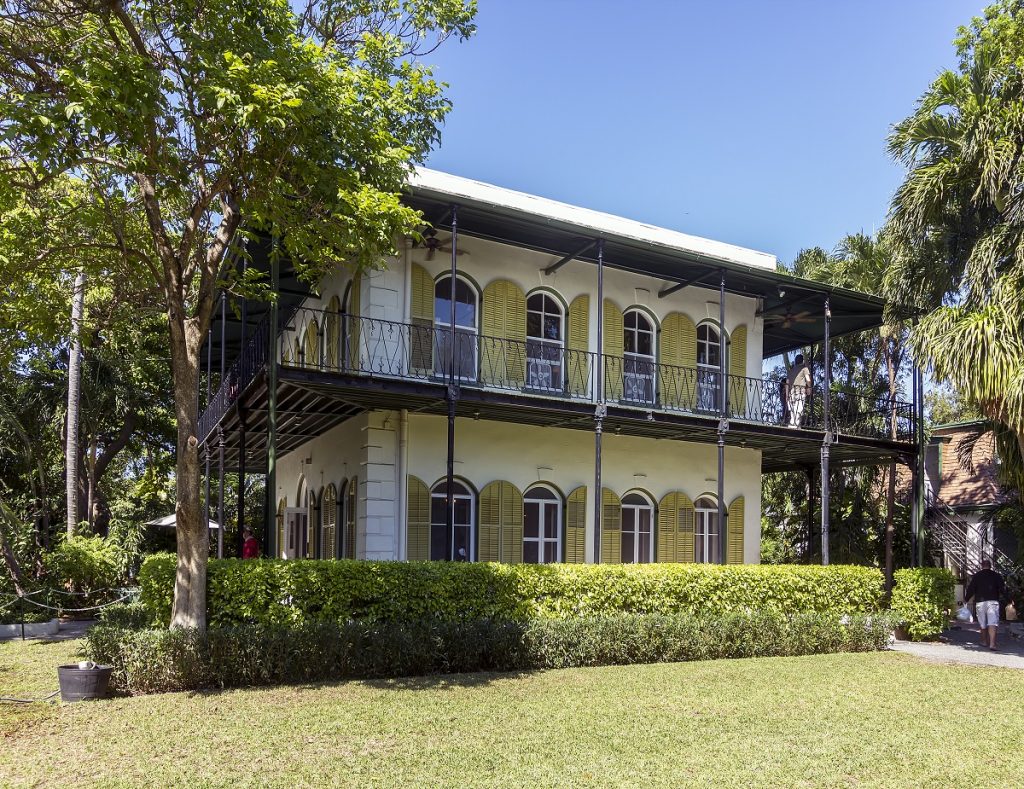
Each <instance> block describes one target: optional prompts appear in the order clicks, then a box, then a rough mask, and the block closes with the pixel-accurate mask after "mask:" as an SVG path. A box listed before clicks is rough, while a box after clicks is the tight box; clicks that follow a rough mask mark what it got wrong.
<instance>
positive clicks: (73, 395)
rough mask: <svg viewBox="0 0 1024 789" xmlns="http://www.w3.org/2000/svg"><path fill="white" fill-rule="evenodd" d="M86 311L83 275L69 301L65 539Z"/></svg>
mask: <svg viewBox="0 0 1024 789" xmlns="http://www.w3.org/2000/svg"><path fill="white" fill-rule="evenodd" d="M84 307H85V272H84V271H79V272H78V274H77V275H76V276H75V294H74V296H73V297H72V300H71V349H70V352H69V354H68V418H67V449H66V451H65V452H64V457H65V460H66V467H67V496H66V498H67V509H68V513H67V528H68V537H73V536H74V534H75V531H76V530H77V529H78V414H79V406H80V404H81V397H80V394H81V386H82V370H81V363H82V311H83V309H84Z"/></svg>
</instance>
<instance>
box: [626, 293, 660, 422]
mask: <svg viewBox="0 0 1024 789" xmlns="http://www.w3.org/2000/svg"><path fill="white" fill-rule="evenodd" d="M630 315H636V316H637V317H638V318H642V319H643V320H644V321H646V322H647V325H648V326H649V327H650V328H649V329H640V328H630V327H629V326H627V325H626V318H627V317H628V316H630ZM630 332H632V333H633V334H634V335H635V336H634V340H635V341H634V343H633V347H634V348H639V347H640V342H639V339H640V335H641V334H648V333H649V334H650V335H651V353H650V355H647V354H645V353H637V352H635V351H627V350H625V348H626V345H627V343H626V336H627V335H628V334H629V333H630ZM622 348H623V351H622V359H623V365H622V399H623V400H625V401H626V402H628V403H640V404H642V405H648V406H653V405H654V401H655V399H656V397H657V391H656V389H655V370H656V369H657V365H658V325H657V323H656V322H655V320H654V318H653V317H651V315H650V313H648V312H647V311H646V310H642V309H640V308H639V307H631V308H630V309H628V310H626V311H625V312H624V313H623V314H622ZM627 360H632V361H633V362H634V364H636V365H637V366H638V367H639V366H641V365H647V364H649V365H650V370H651V372H650V374H647V373H639V372H635V371H634V372H627V370H626V366H627V365H626V361H627ZM631 379H633V380H640V381H641V384H640V388H641V391H643V392H644V393H646V392H647V391H648V386H649V387H650V393H651V396H650V397H646V396H644V397H635V396H631V395H630V391H629V390H630V385H629V381H630V380H631ZM634 389H635V385H634Z"/></svg>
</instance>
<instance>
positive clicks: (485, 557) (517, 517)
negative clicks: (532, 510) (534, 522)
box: [477, 480, 523, 564]
mask: <svg viewBox="0 0 1024 789" xmlns="http://www.w3.org/2000/svg"><path fill="white" fill-rule="evenodd" d="M477 558H478V559H479V560H480V561H482V562H508V563H510V564H518V563H519V562H522V561H523V494H522V493H521V492H520V491H519V488H517V487H516V486H515V485H513V484H512V483H511V482H504V481H501V480H498V481H495V482H491V483H490V484H489V485H486V486H485V487H484V489H483V490H482V491H480V534H479V542H478V548H477Z"/></svg>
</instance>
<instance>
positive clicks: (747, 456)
mask: <svg viewBox="0 0 1024 789" xmlns="http://www.w3.org/2000/svg"><path fill="white" fill-rule="evenodd" d="M400 424H401V415H400V413H399V412H396V411H375V412H372V413H368V414H363V415H360V416H357V417H353V418H352V419H349V420H348V421H346V422H345V423H344V424H342V425H339V426H337V427H335V428H334V429H332V430H330V431H328V432H327V433H325V434H324V435H322V436H319V437H318V438H315V439H313V440H311V441H309V442H307V443H306V444H304V445H303V446H302V447H300V448H299V449H297V450H295V451H294V452H290V453H288V454H287V455H286V456H284V457H283V458H281V460H280V463H279V465H278V472H277V480H278V498H279V499H280V498H281V497H287V502H288V506H289V507H292V506H296V503H295V502H296V496H297V493H298V489H299V486H300V477H301V478H304V479H305V480H306V481H307V483H308V484H310V485H312V486H313V488H314V489H315V490H317V491H319V490H320V489H321V487H323V486H326V485H327V484H329V483H330V482H334V483H335V485H337V486H338V488H339V490H340V489H341V484H342V483H343V482H344V481H345V480H349V479H351V478H352V477H353V476H358V479H359V492H358V505H357V513H358V517H357V535H356V557H357V558H361V559H404V558H406V553H405V529H404V524H405V514H404V510H405V502H404V495H403V492H402V491H403V486H402V482H403V480H402V476H403V474H402V467H403V466H405V461H404V459H403V458H402V456H401V452H400V444H399V430H400ZM455 430H456V443H455V448H456V449H455V474H456V476H458V477H460V478H462V479H463V480H465V481H466V482H468V483H469V484H470V485H471V486H472V487H473V488H474V490H475V491H476V492H479V491H480V490H481V489H482V488H483V487H484V486H485V485H487V484H488V483H489V482H492V481H495V480H505V481H508V482H511V483H512V484H514V485H516V487H518V488H519V489H520V490H523V491H525V490H526V489H527V488H528V487H530V486H531V485H532V484H533V483H535V482H547V483H549V484H550V485H552V486H553V487H555V488H557V489H558V490H560V491H561V492H562V493H563V495H564V494H567V493H569V492H570V491H572V490H573V489H575V488H576V487H578V486H581V485H583V486H586V488H587V505H588V506H587V533H588V537H587V561H592V560H593V529H594V524H593V505H594V500H595V497H594V487H593V485H594V437H593V434H592V433H590V432H589V431H585V430H568V429H564V428H542V427H534V426H526V425H516V424H511V423H504V422H490V421H483V420H479V421H478V420H473V419H462V418H460V419H458V420H457V423H456V428H455ZM446 431H447V420H446V418H445V417H441V416H428V415H421V414H412V415H410V416H409V417H408V465H407V473H408V474H412V475H414V476H416V477H418V478H419V479H421V480H422V481H423V482H425V483H426V484H427V485H428V486H432V485H433V484H434V483H435V482H437V481H438V480H441V479H442V478H443V477H444V475H445V473H446V468H445V464H446V457H445V451H444V447H445V446H446V442H447V432H446ZM307 459H308V460H309V461H310V462H308V463H307V462H305V461H306V460H307ZM603 459H604V462H603V468H602V483H603V485H604V486H605V487H607V488H609V489H611V490H613V491H615V492H616V493H617V494H618V495H619V496H622V495H624V494H625V493H627V492H628V491H632V490H639V491H643V492H645V493H647V494H648V495H649V496H650V497H651V498H652V499H653V500H654V503H655V505H657V503H658V501H660V500H661V498H662V497H663V496H664V495H665V494H666V493H669V492H671V491H682V492H684V493H686V494H687V495H688V496H689V497H690V498H691V499H693V500H696V499H697V498H698V497H699V496H701V495H703V494H710V495H711V496H714V494H715V491H716V490H717V485H718V483H717V469H718V466H717V463H718V459H717V447H716V446H715V445H713V444H701V443H687V442H682V441H661V440H655V439H649V438H638V437H634V436H620V435H615V434H609V433H606V434H605V436H604V444H603ZM741 495H742V496H743V497H744V499H745V512H744V540H743V543H744V555H743V559H744V561H745V562H747V563H757V562H759V561H760V538H761V455H760V453H759V452H757V451H755V450H751V449H740V448H738V447H727V448H726V478H725V499H726V505H728V504H729V502H731V501H732V500H733V499H735V498H736V497H737V496H741Z"/></svg>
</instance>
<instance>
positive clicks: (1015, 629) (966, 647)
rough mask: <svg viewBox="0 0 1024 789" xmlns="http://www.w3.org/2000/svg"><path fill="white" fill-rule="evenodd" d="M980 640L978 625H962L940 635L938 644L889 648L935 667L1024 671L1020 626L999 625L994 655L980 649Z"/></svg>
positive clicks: (907, 643)
mask: <svg viewBox="0 0 1024 789" xmlns="http://www.w3.org/2000/svg"><path fill="white" fill-rule="evenodd" d="M980 639H981V637H980V635H979V632H978V626H977V625H961V626H960V627H954V628H951V629H950V630H947V631H946V632H945V633H943V634H942V640H940V641H930V642H914V641H897V642H896V643H894V644H893V645H892V648H893V649H894V650H895V651H897V652H905V653H907V654H908V655H916V656H917V657H919V658H922V659H923V660H930V661H933V662H936V663H962V664H964V665H971V666H996V667H999V668H1016V669H1024V627H1022V626H1021V624H1020V623H1019V622H1018V623H1013V624H1012V625H1009V624H1007V623H1006V622H1004V623H1003V624H1002V626H1001V627H1000V628H999V637H998V639H997V640H996V646H997V647H998V649H997V651H995V652H992V651H991V650H990V649H988V648H987V647H983V646H981V643H980Z"/></svg>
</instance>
